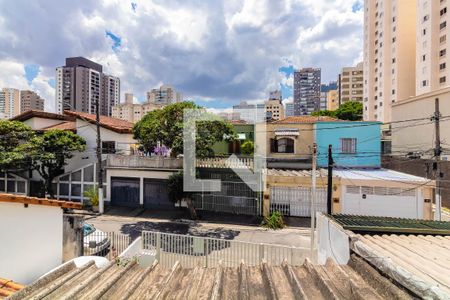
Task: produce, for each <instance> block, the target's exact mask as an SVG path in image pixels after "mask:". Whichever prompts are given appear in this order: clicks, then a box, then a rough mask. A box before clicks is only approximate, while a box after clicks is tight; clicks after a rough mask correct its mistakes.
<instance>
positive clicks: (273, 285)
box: [10, 256, 410, 300]
mask: <svg viewBox="0 0 450 300" xmlns="http://www.w3.org/2000/svg"><path fill="white" fill-rule="evenodd" d="M60 298H64V299H409V298H410V296H409V295H408V294H406V293H405V292H404V291H403V290H401V289H400V288H398V287H397V286H396V285H394V284H393V283H392V282H391V281H389V280H387V279H386V278H384V277H383V276H382V275H380V273H378V272H377V271H375V270H374V269H373V268H372V267H371V266H370V265H369V264H367V263H366V262H365V261H363V260H362V259H361V258H358V257H356V256H352V258H351V261H350V263H349V265H345V266H340V265H337V264H335V263H333V262H332V261H331V260H329V261H328V262H327V264H326V265H324V266H318V265H313V264H311V263H310V262H309V261H308V260H307V261H305V263H304V264H303V265H302V266H290V265H287V264H284V265H283V266H269V265H267V264H265V263H262V264H261V265H260V266H246V265H245V264H241V265H240V267H238V268H232V267H217V268H203V267H197V268H194V269H185V268H182V267H181V265H180V264H179V263H178V262H177V263H175V265H174V266H173V267H172V268H171V269H165V268H162V267H161V266H160V265H159V264H158V263H157V262H155V263H154V264H153V265H152V266H148V267H141V266H140V265H139V263H138V262H136V261H135V260H131V261H129V262H128V263H124V264H122V263H116V262H114V261H111V262H109V263H108V264H107V265H106V266H104V267H101V268H98V267H97V266H96V265H95V263H94V262H93V261H91V262H88V263H86V264H84V265H82V266H80V267H79V268H77V267H76V265H75V264H74V263H73V262H70V263H68V264H65V265H63V266H61V267H60V268H58V269H56V270H55V271H53V272H51V273H50V274H48V275H46V276H44V277H42V278H40V279H39V280H38V281H36V282H34V283H33V284H31V285H29V286H27V287H26V288H24V289H22V290H21V291H19V292H17V293H16V294H14V295H12V296H11V297H10V299H11V300H15V299H60Z"/></svg>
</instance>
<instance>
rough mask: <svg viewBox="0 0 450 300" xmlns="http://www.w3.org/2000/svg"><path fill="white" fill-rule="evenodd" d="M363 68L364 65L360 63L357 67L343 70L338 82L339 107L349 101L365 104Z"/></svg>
mask: <svg viewBox="0 0 450 300" xmlns="http://www.w3.org/2000/svg"><path fill="white" fill-rule="evenodd" d="M363 67H364V64H363V63H362V62H360V63H358V64H357V65H356V66H355V67H345V68H342V71H341V74H339V81H338V93H339V94H338V96H339V99H338V100H339V102H340V103H338V105H341V104H344V103H345V102H349V101H357V102H361V103H362V102H363V94H364V79H363V73H364V70H363Z"/></svg>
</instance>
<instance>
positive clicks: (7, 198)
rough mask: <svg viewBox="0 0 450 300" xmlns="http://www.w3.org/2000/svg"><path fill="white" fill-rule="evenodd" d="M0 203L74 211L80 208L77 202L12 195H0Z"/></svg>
mask: <svg viewBox="0 0 450 300" xmlns="http://www.w3.org/2000/svg"><path fill="white" fill-rule="evenodd" d="M0 202H8V203H23V204H33V205H46V206H58V207H62V208H76V209H81V208H82V205H81V203H78V202H69V201H60V200H53V199H44V198H35V197H28V196H21V195H13V194H0Z"/></svg>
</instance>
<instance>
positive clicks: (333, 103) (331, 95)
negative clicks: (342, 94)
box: [327, 90, 339, 110]
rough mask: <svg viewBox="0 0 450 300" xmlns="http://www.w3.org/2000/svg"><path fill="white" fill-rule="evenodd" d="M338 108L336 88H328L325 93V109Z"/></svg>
mask: <svg viewBox="0 0 450 300" xmlns="http://www.w3.org/2000/svg"><path fill="white" fill-rule="evenodd" d="M338 108H339V96H338V90H329V91H328V93H327V110H336V109H338Z"/></svg>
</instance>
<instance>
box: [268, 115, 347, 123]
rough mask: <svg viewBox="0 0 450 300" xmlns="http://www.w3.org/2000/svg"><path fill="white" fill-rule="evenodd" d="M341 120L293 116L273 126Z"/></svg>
mask: <svg viewBox="0 0 450 300" xmlns="http://www.w3.org/2000/svg"><path fill="white" fill-rule="evenodd" d="M339 121H340V120H339V119H336V118H333V117H328V116H320V117H315V116H291V117H287V118H284V119H282V120H278V121H274V122H272V124H298V123H317V122H339Z"/></svg>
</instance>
